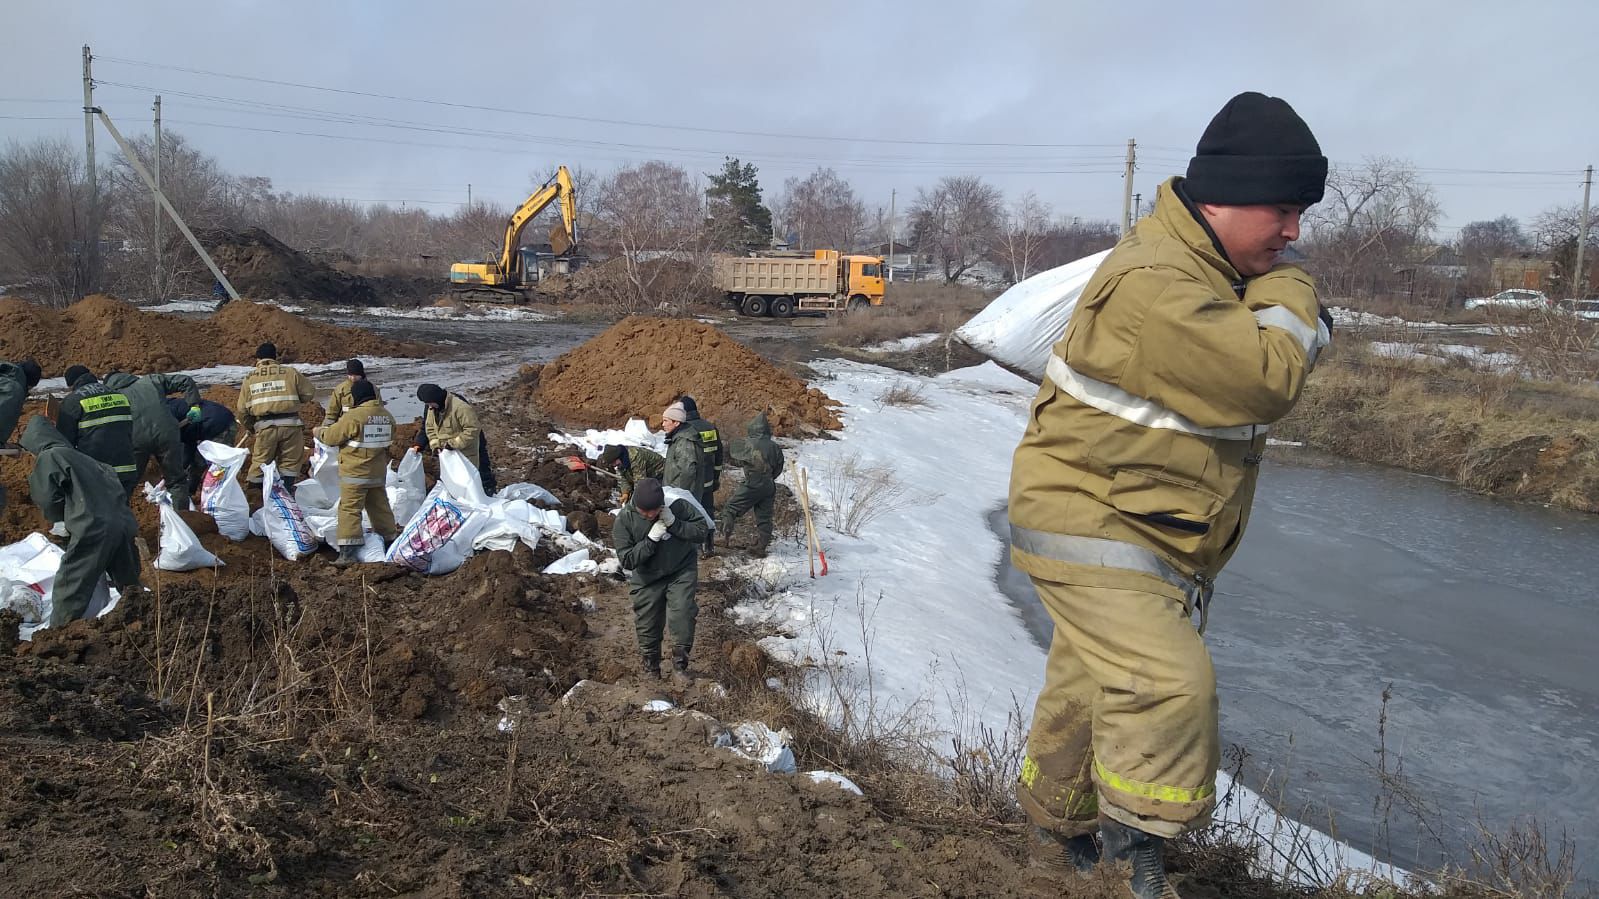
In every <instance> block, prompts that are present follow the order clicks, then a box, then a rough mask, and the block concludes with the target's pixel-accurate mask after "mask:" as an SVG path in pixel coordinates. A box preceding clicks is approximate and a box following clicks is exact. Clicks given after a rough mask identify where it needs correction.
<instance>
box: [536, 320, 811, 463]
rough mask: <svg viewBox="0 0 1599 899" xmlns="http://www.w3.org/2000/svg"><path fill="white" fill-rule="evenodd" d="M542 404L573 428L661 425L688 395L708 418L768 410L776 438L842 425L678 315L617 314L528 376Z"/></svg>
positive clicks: (796, 388) (777, 374) (772, 370)
mask: <svg viewBox="0 0 1599 899" xmlns="http://www.w3.org/2000/svg"><path fill="white" fill-rule="evenodd" d="M524 383H525V384H526V385H527V386H528V387H529V388H531V390H532V399H533V401H534V402H535V403H537V404H538V406H539V408H540V409H542V410H544V411H545V412H547V413H549V414H550V415H551V416H553V417H555V418H556V419H558V420H560V421H563V422H567V423H569V424H573V425H583V426H596V427H620V426H621V425H622V424H623V423H625V422H626V421H627V419H629V418H643V419H645V420H646V421H649V422H650V423H651V424H652V425H655V424H658V423H659V420H660V415H661V410H663V409H665V408H666V406H667V405H668V404H670V403H671V402H672V401H673V400H675V399H676V398H677V397H678V396H679V395H681V394H684V393H687V394H691V395H692V396H693V397H694V398H695V400H696V401H697V402H698V403H699V408H700V412H701V413H702V414H703V415H704V416H705V417H706V419H708V420H710V421H718V420H722V421H727V422H732V421H742V420H745V419H747V418H748V416H749V415H752V414H753V413H755V412H759V411H761V410H762V409H764V410H766V412H767V417H768V419H769V420H770V421H771V424H772V430H773V432H774V433H776V434H778V435H780V436H797V435H814V434H818V433H820V432H822V431H824V430H836V429H838V428H841V427H843V424H842V422H841V421H840V420H839V418H838V413H837V411H836V407H837V405H838V403H837V402H835V401H834V400H832V399H830V398H829V397H828V396H827V394H825V393H823V392H822V391H820V390H817V389H816V388H814V387H810V386H808V385H806V384H805V382H804V381H801V380H800V379H798V378H796V377H794V376H793V375H791V374H789V373H787V372H785V371H783V370H782V369H780V368H777V367H776V366H774V365H772V364H771V363H770V362H767V361H766V360H765V359H763V358H761V357H760V355H758V354H757V353H755V352H754V351H753V350H751V349H749V348H748V347H745V346H744V345H743V344H740V343H739V342H738V341H736V340H734V339H733V338H731V337H729V336H727V335H726V334H724V333H722V332H721V331H719V330H717V329H716V328H714V327H712V326H710V325H707V324H702V323H700V322H694V321H684V320H682V319H665V318H645V317H641V316H633V317H630V318H626V319H623V320H622V321H621V322H618V323H617V324H615V325H613V326H612V327H611V328H609V329H608V330H606V331H605V332H604V333H602V334H600V335H598V336H596V337H594V338H593V339H592V340H590V341H588V342H587V343H585V344H583V345H582V346H580V347H578V348H577V349H575V350H572V351H571V352H569V353H567V354H565V355H563V356H561V357H560V358H558V359H556V360H555V361H554V362H551V363H550V364H548V365H546V366H544V367H543V368H542V369H539V370H537V371H536V372H535V371H529V372H526V373H525V376H524Z"/></svg>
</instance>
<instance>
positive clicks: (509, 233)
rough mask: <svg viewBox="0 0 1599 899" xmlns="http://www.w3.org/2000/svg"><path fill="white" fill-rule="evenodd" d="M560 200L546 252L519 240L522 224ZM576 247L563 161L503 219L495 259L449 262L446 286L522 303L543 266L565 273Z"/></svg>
mask: <svg viewBox="0 0 1599 899" xmlns="http://www.w3.org/2000/svg"><path fill="white" fill-rule="evenodd" d="M557 200H558V201H560V209H561V221H560V223H559V224H557V225H556V226H555V227H554V228H551V229H550V249H551V252H550V253H540V252H538V250H536V249H534V248H531V247H524V246H522V245H521V243H522V229H524V228H526V227H527V224H528V222H531V221H532V220H533V219H534V217H535V216H537V215H538V214H539V213H541V212H543V211H544V210H545V208H546V207H548V206H549V205H550V204H551V203H554V202H556V201H557ZM576 246H577V196H576V192H575V190H574V189H573V187H572V175H571V173H570V172H568V171H567V170H566V166H564V165H563V166H561V167H560V168H558V169H556V171H555V174H554V175H552V176H550V180H548V181H546V182H544V184H543V185H541V186H540V187H539V189H538V190H535V191H534V192H533V194H532V196H530V197H528V198H527V199H526V200H523V201H522V205H521V206H518V207H517V209H516V211H515V212H513V213H512V214H511V217H510V218H509V219H508V220H507V221H506V223H505V238H504V240H502V241H501V243H500V249H499V258H498V259H489V260H468V261H466V262H457V263H455V264H454V265H452V266H450V290H451V292H452V293H453V294H455V295H456V296H458V297H460V298H461V299H464V300H473V301H478V302H487V303H522V302H527V301H528V300H529V299H531V298H532V294H533V292H534V289H535V286H536V285H537V284H538V281H539V279H540V277H541V275H542V274H543V272H545V271H546V270H548V271H552V272H556V273H560V274H566V273H567V272H569V271H571V269H572V268H574V267H575V266H576V264H577V263H578V261H579V260H580V258H581V257H579V256H578V255H577V254H576V252H575V251H576Z"/></svg>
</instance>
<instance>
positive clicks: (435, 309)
mask: <svg viewBox="0 0 1599 899" xmlns="http://www.w3.org/2000/svg"><path fill="white" fill-rule="evenodd" d="M328 311H329V312H332V313H334V314H335V315H370V316H372V317H373V318H410V319H427V320H433V321H454V322H495V321H514V322H542V321H548V320H550V319H552V318H555V317H556V316H555V315H554V314H553V313H549V312H537V311H535V310H532V309H524V308H522V307H519V306H480V305H475V304H474V305H467V306H462V307H460V308H455V307H448V306H416V307H411V308H394V307H389V306H361V307H354V306H338V307H334V308H333V309H330V310H328Z"/></svg>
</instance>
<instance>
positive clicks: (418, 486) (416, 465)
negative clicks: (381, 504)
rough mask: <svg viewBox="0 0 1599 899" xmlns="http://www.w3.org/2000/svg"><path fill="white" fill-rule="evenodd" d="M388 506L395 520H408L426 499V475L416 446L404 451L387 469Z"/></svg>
mask: <svg viewBox="0 0 1599 899" xmlns="http://www.w3.org/2000/svg"><path fill="white" fill-rule="evenodd" d="M387 481H388V486H387V491H388V494H389V508H390V509H392V510H394V520H395V521H410V520H411V516H413V515H415V514H416V510H417V509H420V508H422V501H423V500H425V499H427V495H428V485H427V475H426V474H425V473H424V472H423V471H422V454H421V453H419V452H417V449H416V447H414V446H413V447H411V448H410V449H408V450H406V451H405V456H404V457H403V458H401V459H400V461H399V464H398V465H396V466H395V467H394V468H390V469H389V473H388V476H387Z"/></svg>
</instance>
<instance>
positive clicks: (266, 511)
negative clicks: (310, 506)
mask: <svg viewBox="0 0 1599 899" xmlns="http://www.w3.org/2000/svg"><path fill="white" fill-rule="evenodd" d="M261 511H262V519H263V522H264V524H265V528H266V538H267V540H269V541H271V542H272V548H273V549H275V550H277V551H278V555H281V556H282V557H283V558H285V559H288V560H289V561H290V562H298V561H300V560H301V559H303V558H305V557H306V556H309V555H310V554H312V553H314V552H316V551H317V547H319V546H321V545H322V538H321V537H318V536H317V534H316V532H315V531H313V530H312V529H311V526H310V525H308V524H306V523H305V513H304V512H301V511H300V504H299V503H297V502H295V501H294V495H293V494H292V493H290V492H289V488H287V487H285V486H284V485H283V477H282V476H281V475H279V474H278V466H277V463H275V462H267V463H265V464H264V465H262V466H261Z"/></svg>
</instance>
